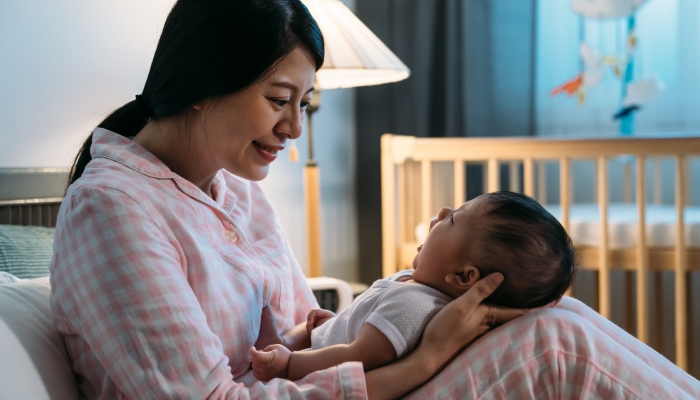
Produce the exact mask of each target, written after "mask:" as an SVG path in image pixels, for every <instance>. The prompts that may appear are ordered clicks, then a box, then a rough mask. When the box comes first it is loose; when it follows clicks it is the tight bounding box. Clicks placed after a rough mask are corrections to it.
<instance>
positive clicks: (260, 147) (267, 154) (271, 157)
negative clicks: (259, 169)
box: [253, 141, 284, 162]
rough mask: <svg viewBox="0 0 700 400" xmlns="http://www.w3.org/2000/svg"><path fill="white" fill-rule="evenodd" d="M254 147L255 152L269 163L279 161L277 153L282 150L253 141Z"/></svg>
mask: <svg viewBox="0 0 700 400" xmlns="http://www.w3.org/2000/svg"><path fill="white" fill-rule="evenodd" d="M253 146H255V150H256V151H257V152H258V154H259V155H260V156H261V157H262V158H263V159H264V160H265V161H267V162H273V161H275V160H276V159H277V153H278V152H279V150H281V149H279V148H275V147H270V146H265V145H264V144H261V143H259V142H256V141H253ZM282 149H284V147H283V148H282Z"/></svg>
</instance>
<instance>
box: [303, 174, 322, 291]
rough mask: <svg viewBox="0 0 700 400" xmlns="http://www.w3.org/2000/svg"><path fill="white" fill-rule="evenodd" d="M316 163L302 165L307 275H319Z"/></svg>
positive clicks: (312, 276) (319, 197)
mask: <svg viewBox="0 0 700 400" xmlns="http://www.w3.org/2000/svg"><path fill="white" fill-rule="evenodd" d="M320 184H321V181H320V178H319V169H318V166H317V165H310V164H308V163H307V164H306V166H304V203H305V206H306V229H307V231H306V232H307V243H306V246H307V256H308V260H307V265H308V271H307V273H308V275H307V276H308V277H309V278H316V277H319V276H321V271H322V269H321V215H320V214H321V212H320V211H321V189H320Z"/></svg>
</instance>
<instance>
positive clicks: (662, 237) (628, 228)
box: [545, 203, 700, 249]
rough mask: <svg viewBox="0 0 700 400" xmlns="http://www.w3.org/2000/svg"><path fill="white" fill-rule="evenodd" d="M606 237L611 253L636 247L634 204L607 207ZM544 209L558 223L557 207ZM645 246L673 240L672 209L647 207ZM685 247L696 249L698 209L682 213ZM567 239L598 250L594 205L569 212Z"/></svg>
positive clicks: (699, 221)
mask: <svg viewBox="0 0 700 400" xmlns="http://www.w3.org/2000/svg"><path fill="white" fill-rule="evenodd" d="M608 207H609V208H608V237H609V242H610V243H609V245H610V248H611V249H626V248H631V247H634V246H635V245H636V243H637V207H636V205H635V204H622V203H611V204H610V205H609V206H608ZM545 208H546V209H547V210H548V211H549V212H550V213H552V215H554V216H555V217H557V218H558V219H559V220H561V207H560V206H559V205H558V204H556V205H552V204H550V205H546V206H545ZM645 218H646V239H647V245H648V246H668V247H671V246H673V245H674V244H675V240H676V209H675V207H674V206H672V205H661V204H649V205H647V208H646V212H645ZM683 220H684V222H685V243H686V246H688V247H700V207H697V206H692V207H686V208H685V211H684V218H683ZM569 235H571V239H572V240H573V241H574V243H575V244H576V245H586V246H598V245H599V243H600V211H599V209H598V205H597V204H574V205H572V206H571V208H570V211H569Z"/></svg>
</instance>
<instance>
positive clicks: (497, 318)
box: [483, 304, 532, 326]
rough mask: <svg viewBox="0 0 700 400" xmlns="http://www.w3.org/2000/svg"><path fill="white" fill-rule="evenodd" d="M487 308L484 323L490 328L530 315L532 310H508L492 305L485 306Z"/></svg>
mask: <svg viewBox="0 0 700 400" xmlns="http://www.w3.org/2000/svg"><path fill="white" fill-rule="evenodd" d="M483 306H484V307H486V313H485V315H484V322H485V323H486V324H487V325H488V326H496V325H501V324H505V323H506V322H510V321H512V320H514V319H516V318H518V317H522V316H523V315H525V314H527V313H529V312H530V311H532V310H529V309H519V308H506V307H500V306H493V305H490V304H484V305H483Z"/></svg>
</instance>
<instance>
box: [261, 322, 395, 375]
mask: <svg viewBox="0 0 700 400" xmlns="http://www.w3.org/2000/svg"><path fill="white" fill-rule="evenodd" d="M266 350H267V351H263V352H259V351H254V350H251V358H252V360H253V373H254V375H255V377H256V378H257V379H260V380H263V381H269V380H271V379H273V378H286V379H290V380H293V381H296V380H299V379H301V378H303V377H305V376H307V375H308V374H310V373H312V372H314V371H320V370H323V369H326V368H330V367H334V366H336V365H340V364H342V363H345V362H348V361H360V362H362V365H363V367H364V370H365V371H370V370H373V369H375V368H378V367H381V366H382V365H386V364H388V363H390V362H392V361H394V360H395V359H396V350H394V346H393V345H392V344H391V341H389V339H388V338H387V337H386V336H385V335H384V334H383V333H382V332H381V331H380V330H379V329H377V328H376V327H374V325H371V324H365V325H364V326H363V327H362V329H360V332H359V333H358V335H357V338H356V339H355V340H354V341H353V342H352V343H350V344H347V345H346V344H339V345H335V346H330V347H326V348H324V349H319V350H310V351H296V352H293V353H290V352H287V351H285V349H283V348H281V347H280V346H271V347H270V348H268V349H266Z"/></svg>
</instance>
